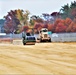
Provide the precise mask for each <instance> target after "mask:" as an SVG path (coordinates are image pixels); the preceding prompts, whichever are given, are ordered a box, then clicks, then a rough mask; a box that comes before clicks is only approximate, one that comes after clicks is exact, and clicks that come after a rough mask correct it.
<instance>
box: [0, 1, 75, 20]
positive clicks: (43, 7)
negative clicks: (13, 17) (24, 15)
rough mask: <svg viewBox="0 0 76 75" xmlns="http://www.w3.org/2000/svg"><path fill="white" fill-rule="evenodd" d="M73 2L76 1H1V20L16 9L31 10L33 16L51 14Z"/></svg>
mask: <svg viewBox="0 0 76 75" xmlns="http://www.w3.org/2000/svg"><path fill="white" fill-rule="evenodd" d="M71 1H75V0H0V19H1V18H3V16H5V15H7V12H9V11H10V10H14V9H23V10H29V11H30V13H31V15H41V14H42V13H49V14H50V13H52V12H53V11H59V9H60V8H61V6H64V4H67V3H69V4H70V3H71Z"/></svg>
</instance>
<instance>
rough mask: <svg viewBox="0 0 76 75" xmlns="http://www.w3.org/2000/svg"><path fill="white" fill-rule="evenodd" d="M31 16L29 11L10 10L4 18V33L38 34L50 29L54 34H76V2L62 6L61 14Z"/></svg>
mask: <svg viewBox="0 0 76 75" xmlns="http://www.w3.org/2000/svg"><path fill="white" fill-rule="evenodd" d="M29 15H30V12H29V11H28V10H25V11H24V10H22V9H16V10H10V11H9V12H8V13H7V15H6V16H4V18H5V23H4V31H5V32H6V33H16V34H18V33H21V32H22V31H27V32H32V29H34V33H38V32H39V30H40V29H41V28H48V30H49V31H52V32H53V33H63V32H76V1H74V2H71V4H70V5H69V4H66V5H64V6H62V7H61V9H60V10H59V12H52V13H51V14H48V13H42V14H41V15H42V16H37V15H32V16H31V17H29Z"/></svg>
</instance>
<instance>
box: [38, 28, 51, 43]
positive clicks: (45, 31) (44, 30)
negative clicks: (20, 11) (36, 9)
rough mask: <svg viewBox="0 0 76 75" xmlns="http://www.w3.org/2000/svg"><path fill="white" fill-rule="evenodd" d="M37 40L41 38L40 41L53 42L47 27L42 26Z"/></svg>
mask: <svg viewBox="0 0 76 75" xmlns="http://www.w3.org/2000/svg"><path fill="white" fill-rule="evenodd" d="M37 40H39V41H40V42H44V41H45V42H46V41H48V42H51V37H50V36H49V34H48V29H47V28H42V29H41V30H40V31H39V37H38V38H37Z"/></svg>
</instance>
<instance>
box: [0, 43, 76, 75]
mask: <svg viewBox="0 0 76 75" xmlns="http://www.w3.org/2000/svg"><path fill="white" fill-rule="evenodd" d="M9 74H11V75H13V74H14V75H16V74H17V75H19V74H21V75H23V74H24V75H41V74H42V75H76V43H36V44H35V45H26V46H23V45H12V44H0V75H9Z"/></svg>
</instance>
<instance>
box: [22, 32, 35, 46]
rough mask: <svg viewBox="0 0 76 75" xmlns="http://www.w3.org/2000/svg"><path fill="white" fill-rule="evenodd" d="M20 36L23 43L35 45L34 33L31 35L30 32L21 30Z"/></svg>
mask: <svg viewBox="0 0 76 75" xmlns="http://www.w3.org/2000/svg"><path fill="white" fill-rule="evenodd" d="M22 38H23V40H22V42H23V45H26V44H33V45H35V43H36V39H35V37H34V35H32V34H31V33H26V32H23V33H22Z"/></svg>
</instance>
